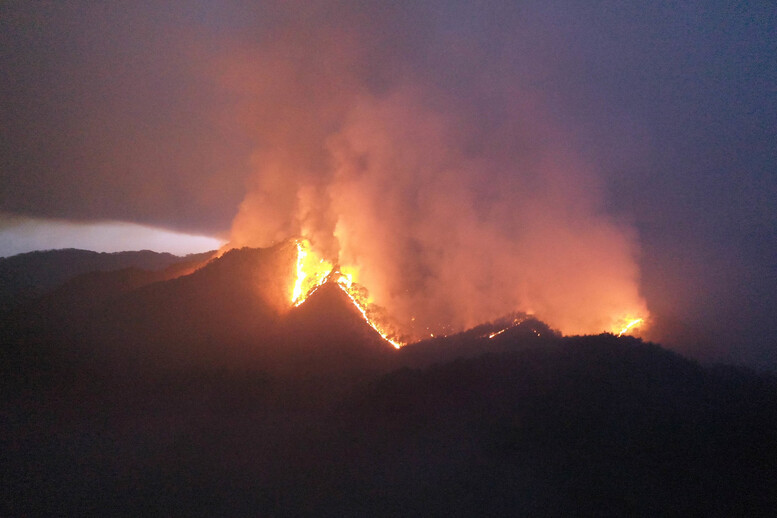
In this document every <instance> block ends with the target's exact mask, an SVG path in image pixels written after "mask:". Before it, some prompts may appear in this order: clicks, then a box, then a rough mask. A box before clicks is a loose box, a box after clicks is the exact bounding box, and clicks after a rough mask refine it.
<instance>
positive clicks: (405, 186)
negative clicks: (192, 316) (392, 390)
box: [218, 8, 647, 336]
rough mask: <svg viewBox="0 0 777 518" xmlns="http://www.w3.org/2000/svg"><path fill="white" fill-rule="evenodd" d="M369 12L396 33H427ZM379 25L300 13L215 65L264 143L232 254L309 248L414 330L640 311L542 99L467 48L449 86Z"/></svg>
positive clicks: (348, 14) (582, 171) (627, 245)
mask: <svg viewBox="0 0 777 518" xmlns="http://www.w3.org/2000/svg"><path fill="white" fill-rule="evenodd" d="M373 14H374V13H373ZM308 17H309V18H310V23H306V19H308ZM354 18H358V19H354ZM379 18H380V19H381V23H382V25H381V27H390V28H391V30H390V31H389V32H390V34H393V35H397V34H403V28H405V29H406V28H407V26H408V24H418V23H421V22H419V21H417V20H412V21H408V20H406V19H403V18H402V16H401V13H398V12H391V11H387V12H384V13H381V17H379ZM369 19H373V18H369ZM312 20H315V23H312ZM375 23H376V22H370V21H368V18H366V17H365V18H361V17H359V16H358V13H356V14H355V13H354V12H353V11H351V10H348V11H344V12H338V11H337V10H335V12H329V11H327V13H326V14H324V13H323V11H321V10H316V9H315V8H310V12H309V13H308V14H307V16H300V17H296V18H294V21H293V22H291V21H288V20H287V21H286V22H285V23H281V24H279V25H277V26H274V27H273V30H272V31H268V32H267V33H265V34H263V35H262V36H261V37H257V38H258V39H257V41H254V42H253V43H252V44H251V45H247V46H243V47H241V49H240V50H239V51H236V52H234V53H233V55H232V56H231V57H230V59H228V60H224V61H222V62H221V64H220V69H219V71H218V72H219V77H220V79H221V81H222V84H223V86H225V87H226V88H228V89H230V90H231V91H232V92H235V93H237V94H238V95H239V96H240V98H241V99H242V103H241V104H240V105H239V110H237V111H236V113H235V116H236V117H239V118H240V121H241V123H242V124H243V125H244V127H245V130H246V131H248V132H250V134H251V135H252V136H253V137H254V138H255V139H256V142H257V146H256V150H255V153H254V155H253V157H252V166H253V169H254V174H253V177H252V178H251V180H250V182H249V186H248V193H247V194H246V197H245V199H244V201H243V202H242V204H241V205H240V209H239V212H238V214H237V216H236V217H235V219H234V222H233V225H232V231H231V246H235V247H238V246H268V245H271V244H273V243H276V242H279V241H282V240H284V239H288V238H290V237H295V236H302V237H306V238H308V239H309V240H310V241H311V243H312V246H313V247H314V248H315V249H316V250H317V251H318V252H319V253H321V254H323V255H324V256H326V257H328V258H329V259H331V260H332V261H333V262H337V263H339V264H340V265H343V266H353V267H356V268H357V269H358V279H357V281H358V282H359V283H360V284H362V285H363V286H365V287H366V288H367V289H368V290H369V291H370V295H371V297H372V298H373V300H374V302H375V303H376V304H378V305H380V306H383V307H384V308H386V309H387V311H388V312H389V314H391V315H392V316H393V317H394V318H395V319H396V320H397V321H398V322H400V323H403V324H405V325H407V326H408V327H412V330H413V333H414V334H416V335H417V336H422V335H428V334H429V333H435V334H437V333H441V332H449V331H453V330H458V329H462V328H465V327H468V326H472V325H475V324H477V323H481V322H484V321H489V320H493V319H495V318H497V317H500V316H502V315H504V314H507V313H510V312H513V311H524V312H528V313H533V314H535V315H537V316H538V317H539V318H541V319H543V320H545V321H547V322H548V323H549V324H550V325H551V326H553V327H555V328H557V329H559V330H561V331H562V332H564V333H595V332H600V331H603V330H608V331H610V330H614V329H615V328H616V326H617V325H618V323H619V322H620V321H621V320H622V319H624V318H627V317H632V318H633V317H635V316H646V315H647V310H646V307H645V303H644V301H643V299H642V298H641V296H640V294H639V290H638V281H639V271H638V267H637V264H636V259H635V256H636V254H637V252H638V249H637V243H636V240H635V237H634V235H633V233H632V231H631V230H630V228H629V227H628V226H627V225H624V224H621V223H620V222H618V221H614V220H613V219H612V218H611V217H609V216H608V215H607V214H605V213H603V211H602V203H601V197H602V194H601V190H602V188H601V186H600V185H599V183H598V181H597V177H596V174H595V171H592V170H591V168H590V167H588V166H587V165H586V164H584V163H582V162H581V161H580V160H577V159H576V158H575V156H574V153H573V152H572V151H571V150H570V149H569V148H568V146H565V145H564V136H563V131H562V130H560V129H558V128H555V127H554V125H553V124H552V123H551V122H549V117H547V116H545V114H544V113H543V109H542V108H541V106H542V105H543V104H542V103H539V102H536V103H535V100H536V93H530V92H528V91H523V90H522V89H521V88H520V87H519V86H516V85H517V84H519V83H515V84H513V83H509V82H489V77H491V76H490V75H489V67H490V66H492V65H489V64H485V65H483V67H481V68H480V69H478V70H479V71H478V72H473V71H472V70H473V67H472V62H473V61H474V60H476V59H477V56H467V55H466V53H464V54H463V55H462V57H461V58H460V59H461V62H460V63H459V64H460V65H462V66H461V69H462V70H464V71H465V72H462V75H461V76H459V77H453V78H451V81H450V83H448V82H447V81H443V80H442V79H441V77H440V75H439V73H438V72H439V70H437V68H439V67H438V66H437V65H438V64H432V63H424V62H423V60H421V62H419V60H418V59H416V61H415V62H409V63H407V62H406V60H404V59H403V48H402V46H403V45H411V44H420V43H423V42H420V43H419V42H418V41H415V40H413V39H412V38H408V39H409V40H410V41H408V42H399V43H397V42H394V43H393V44H392V46H389V45H387V44H386V41H385V40H386V39H387V38H388V37H389V36H387V35H386V31H385V30H383V31H381V30H380V28H379V27H377V26H376V25H375ZM405 32H409V33H412V34H420V33H421V32H422V31H409V30H406V31H405ZM426 59H428V57H427V58H426ZM465 65H466V66H465ZM444 66H445V68H446V70H447V69H450V70H454V69H456V66H455V63H453V64H451V63H448V64H445V65H444ZM435 67H437V68H435ZM450 70H449V71H450ZM463 95H466V96H468V97H467V102H466V103H463V102H461V101H462V96H463Z"/></svg>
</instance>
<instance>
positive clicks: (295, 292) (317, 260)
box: [291, 239, 405, 349]
mask: <svg viewBox="0 0 777 518" xmlns="http://www.w3.org/2000/svg"><path fill="white" fill-rule="evenodd" d="M295 245H296V247H297V268H296V272H297V274H296V278H295V279H294V287H293V289H292V296H291V303H292V305H293V306H294V307H297V306H300V305H302V304H304V303H305V301H306V300H307V299H308V298H309V297H310V296H311V295H312V294H313V293H314V292H315V291H316V290H317V289H318V288H319V287H320V286H322V285H324V284H325V283H327V282H334V283H335V284H336V285H337V286H338V287H339V288H340V289H341V290H342V291H343V293H345V295H346V296H347V297H348V299H349V300H350V301H351V303H352V304H353V305H354V307H355V308H356V309H357V310H358V311H359V313H360V314H361V317H362V319H364V321H365V322H366V323H367V324H368V325H369V326H370V327H371V328H372V329H373V330H375V332H377V333H378V334H379V335H380V336H381V338H383V339H384V340H385V341H386V342H388V343H390V344H391V345H392V346H394V347H395V348H396V349H399V348H400V347H402V346H403V345H405V343H404V342H403V341H401V340H400V339H399V338H398V337H397V336H396V333H393V332H391V331H389V330H388V329H387V328H386V326H384V325H381V324H380V323H378V322H377V321H376V319H375V317H374V316H373V315H372V313H373V312H374V311H372V306H373V303H372V302H371V301H370V300H369V296H368V295H367V290H365V289H364V288H362V287H361V286H359V285H358V284H356V283H355V282H354V276H355V269H354V268H347V269H345V270H346V271H347V272H348V273H343V272H342V271H341V270H340V269H339V268H338V267H336V266H335V265H334V264H333V263H331V262H329V261H327V260H326V259H324V258H322V257H319V256H318V255H317V254H316V253H315V252H313V250H312V249H311V245H310V242H309V241H308V240H307V239H298V240H296V242H295Z"/></svg>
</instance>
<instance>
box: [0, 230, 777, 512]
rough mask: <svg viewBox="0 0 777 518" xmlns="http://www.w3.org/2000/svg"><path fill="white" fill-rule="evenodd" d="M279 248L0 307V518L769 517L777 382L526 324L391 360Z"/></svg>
mask: <svg viewBox="0 0 777 518" xmlns="http://www.w3.org/2000/svg"><path fill="white" fill-rule="evenodd" d="M297 253H298V251H297V248H296V247H295V246H294V244H293V243H283V244H280V245H277V246H275V247H272V248H267V249H251V248H244V249H236V250H231V251H229V252H227V253H225V254H224V255H223V256H221V257H219V258H217V259H210V260H209V258H208V257H207V256H199V257H194V258H191V257H190V258H181V259H180V261H179V262H175V261H178V259H175V260H172V259H170V258H168V257H166V256H156V255H154V256H148V257H146V256H144V257H146V259H144V260H147V259H151V260H150V261H147V262H145V263H142V262H141V263H134V264H135V265H136V266H143V265H145V266H146V267H147V268H152V266H149V265H153V268H156V270H153V269H149V270H143V269H139V268H137V267H136V268H129V269H128V268H123V269H117V270H113V271H96V272H91V273H85V274H83V275H77V276H75V277H72V278H70V279H69V280H67V281H65V282H64V284H60V285H59V286H58V287H57V288H54V289H50V290H49V291H48V292H47V293H44V294H42V295H40V296H38V297H36V298H33V299H31V300H25V301H24V303H23V304H19V305H16V306H14V307H12V308H10V309H6V310H4V311H3V312H2V313H0V314H1V315H2V320H0V338H2V340H1V343H2V350H1V351H0V354H2V358H0V359H1V360H2V361H1V362H0V363H1V364H2V367H0V387H2V391H1V393H2V400H1V401H0V404H1V405H2V407H1V408H0V411H1V412H2V415H3V416H4V419H3V420H1V421H0V437H1V438H0V448H2V452H3V454H4V457H5V459H6V462H4V463H3V465H2V467H1V468H0V480H2V487H3V489H2V493H1V495H2V507H0V513H1V514H3V515H8V516H19V515H51V516H55V515H83V514H90V513H96V514H100V515H103V516H109V515H119V516H128V515H148V514H153V515H187V516H213V515H221V516H224V515H232V516H244V515H274V516H301V515H302V516H364V515H370V516H397V515H439V516H442V515H445V516H482V515H492V516H493V515H546V516H547V515H559V516H560V515H563V516H570V515H650V516H655V515H666V514H669V515H678V514H680V515H705V516H731V515H764V514H768V513H769V512H770V511H771V510H773V509H774V508H777V455H775V453H774V452H775V451H777V447H776V446H777V444H776V442H777V379H776V378H775V377H774V376H773V375H769V374H757V373H753V372H750V371H747V370H744V369H740V368H735V367H725V366H707V367H702V366H700V365H698V364H697V363H695V362H694V361H691V360H688V359H685V358H683V357H681V356H679V355H677V354H676V353H673V352H670V351H667V350H665V349H663V348H661V347H660V346H658V345H654V344H649V343H644V342H642V341H641V340H639V339H636V338H632V337H621V338H618V337H616V336H613V335H611V334H603V335H598V336H587V337H562V336H561V335H560V334H559V333H557V332H556V331H554V330H553V329H551V328H549V327H548V326H547V325H545V324H544V323H542V322H540V321H538V320H536V319H534V318H530V317H529V316H527V315H525V314H513V315H506V316H504V317H503V318H499V319H497V320H495V321H494V322H491V323H483V324H482V325H480V326H477V327H475V328H472V329H470V330H467V331H465V332H462V333H458V334H454V335H451V336H446V337H437V338H433V339H429V340H425V341H422V342H418V343H414V344H409V345H406V346H404V347H403V348H401V349H399V350H396V349H395V348H394V347H393V346H392V345H391V344H389V343H388V342H386V341H385V340H384V339H383V338H381V336H380V335H379V334H378V333H377V332H376V331H375V330H374V329H373V328H372V327H371V326H370V325H369V324H368V323H367V322H366V321H365V319H364V316H363V315H362V313H361V312H360V311H359V309H358V307H356V306H355V305H354V303H353V302H352V301H351V300H350V299H349V297H348V295H347V294H346V292H345V291H344V290H343V289H341V288H340V287H339V286H338V285H337V284H336V283H335V282H330V283H327V284H324V285H322V286H321V287H320V288H319V289H317V290H316V291H315V292H314V293H312V294H311V295H310V296H309V298H307V300H305V301H304V303H302V304H301V305H299V306H298V307H292V305H291V303H290V300H291V299H290V295H291V288H292V285H293V284H294V282H293V281H294V276H295V274H296V273H297V272H296V265H297V263H296V254H297ZM81 255H82V254H80V253H78V254H75V257H81ZM54 256H57V257H58V258H59V260H62V259H63V258H65V261H67V260H69V258H70V257H72V256H73V254H72V253H70V252H68V253H61V254H58V255H57V254H54V255H49V256H47V257H49V258H51V257H54ZM20 257H21V256H20ZM85 257H91V256H90V255H87V256H85ZM122 257H125V256H122ZM126 257H135V258H136V256H126ZM24 259H25V258H24V257H21V258H17V259H16V260H17V261H18V263H17V268H19V269H20V270H19V271H21V270H23V269H24V267H25V264H24V263H25V261H24ZM27 259H30V260H31V261H32V260H33V259H35V260H38V259H39V257H38V256H29V257H27ZM103 259H105V258H103ZM110 259H111V260H114V258H113V257H111V258H110ZM133 260H135V259H133ZM168 260H169V261H170V262H168ZM54 262H56V261H54ZM32 264H35V261H32ZM101 264H102V263H101ZM125 264H126V263H122V264H121V266H124V265H125ZM27 266H28V268H27V271H34V269H33V268H32V267H31V266H29V265H27ZM54 269H57V268H54ZM106 269H107V268H106ZM50 270H51V267H49V269H48V270H47V269H46V268H42V269H39V271H43V272H46V271H50ZM61 271H65V270H64V269H63V270H61ZM70 271H74V270H70ZM63 280H64V275H63V276H62V277H61V278H60V280H59V282H62V281H63ZM37 285H41V284H37Z"/></svg>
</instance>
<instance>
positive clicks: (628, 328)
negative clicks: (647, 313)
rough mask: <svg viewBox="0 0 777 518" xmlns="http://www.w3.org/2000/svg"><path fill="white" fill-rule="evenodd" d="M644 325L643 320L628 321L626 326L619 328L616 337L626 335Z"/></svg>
mask: <svg viewBox="0 0 777 518" xmlns="http://www.w3.org/2000/svg"><path fill="white" fill-rule="evenodd" d="M626 320H628V319H626ZM644 323H645V319H644V318H634V319H631V320H628V321H627V322H626V324H625V325H623V327H621V329H620V332H618V336H623V335H624V334H626V333H628V332H629V331H631V330H632V329H636V328H638V327H640V326H641V325H642V324H644Z"/></svg>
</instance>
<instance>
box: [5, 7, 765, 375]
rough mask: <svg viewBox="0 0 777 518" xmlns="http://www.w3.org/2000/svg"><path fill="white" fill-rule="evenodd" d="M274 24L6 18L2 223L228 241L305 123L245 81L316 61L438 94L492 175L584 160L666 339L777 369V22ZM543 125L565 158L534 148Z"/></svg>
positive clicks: (370, 15) (203, 16) (477, 19)
mask: <svg viewBox="0 0 777 518" xmlns="http://www.w3.org/2000/svg"><path fill="white" fill-rule="evenodd" d="M252 4H253V2H218V3H213V2H205V1H202V2H200V1H197V2H194V1H193V2H158V3H157V2H100V3H95V2H76V1H69V2H25V1H19V2H15V1H10V2H3V3H2V4H0V69H1V70H2V71H3V74H2V76H3V79H2V81H0V131H2V137H1V138H0V213H5V214H6V215H20V216H30V217H50V218H58V219H62V220H70V221H87V222H88V221H99V220H118V221H129V222H135V223H141V224H146V225H153V226H157V227H162V228H167V229H173V230H179V231H185V232H192V233H197V234H210V235H220V236H227V235H228V232H229V228H230V224H231V221H232V219H233V217H234V216H235V214H236V212H237V210H238V206H239V205H240V203H241V201H242V200H243V198H244V196H245V194H246V191H247V187H246V185H247V182H249V177H250V176H251V171H252V166H251V156H252V153H253V151H254V149H255V148H257V147H261V146H262V145H263V144H264V143H263V142H262V139H263V138H265V137H266V135H264V134H263V133H262V132H261V131H257V132H255V131H252V129H253V128H254V127H255V125H256V120H261V119H262V117H273V116H278V114H279V113H281V114H282V113H284V109H291V110H294V109H296V108H295V107H296V106H297V105H296V104H287V105H283V104H282V105H281V107H280V108H279V111H278V112H276V113H275V114H273V112H272V111H271V110H269V111H261V109H263V105H262V104H261V103H259V106H260V111H258V112H252V111H251V108H250V106H252V105H251V104H250V102H248V103H247V102H246V97H249V96H250V95H251V92H256V91H262V92H264V91H267V88H271V87H268V86H267V85H264V84H263V85H261V88H260V89H258V90H257V89H256V88H253V89H252V87H250V86H245V84H244V82H245V81H244V78H243V79H241V78H242V77H243V76H241V75H240V72H239V71H238V72H234V69H233V68H230V66H231V65H230V64H231V63H234V60H243V61H245V60H248V61H250V56H251V54H252V53H253V52H262V49H266V48H270V47H271V48H272V49H273V51H272V52H273V56H275V57H276V58H277V59H278V60H280V61H281V62H282V61H283V60H284V59H288V60H299V59H311V64H312V65H311V69H314V70H320V71H322V72H321V77H320V80H321V81H322V82H325V83H326V87H325V88H323V90H324V91H326V92H330V93H331V92H337V91H338V85H337V80H338V75H337V74H331V73H328V72H327V70H330V67H331V69H332V70H347V71H348V74H350V79H349V80H348V84H347V85H346V86H344V87H343V90H344V91H345V92H346V94H347V92H348V91H349V89H352V88H353V85H354V84H358V85H359V88H360V89H362V90H365V91H369V92H372V93H375V94H380V92H385V91H390V90H391V89H392V88H394V86H395V85H396V84H398V83H402V84H412V85H414V86H416V87H422V88H424V89H426V90H427V91H434V92H437V93H438V95H439V97H440V98H441V99H444V100H445V101H444V103H447V104H446V106H455V110H456V112H457V114H458V116H459V117H460V120H466V121H468V122H469V128H468V130H467V131H468V134H467V139H468V140H467V142H468V143H469V145H471V147H472V150H475V151H472V153H477V152H480V153H483V154H488V153H490V151H489V149H491V148H490V147H489V145H492V144H493V143H494V142H496V141H498V136H499V135H500V134H502V133H503V132H504V131H507V133H509V134H510V135H515V134H518V133H520V135H522V140H521V145H522V146H524V147H525V148H526V153H527V154H531V153H532V149H533V147H534V146H539V147H543V148H553V147H554V146H559V147H560V150H561V151H563V153H565V154H571V155H573V156H575V157H576V158H575V160H576V162H578V163H581V164H585V168H586V169H587V170H590V171H594V174H595V177H596V181H597V182H600V183H601V185H602V190H603V193H604V194H603V202H602V204H601V210H603V211H604V212H606V213H607V214H608V216H609V217H611V218H613V219H614V220H616V221H620V222H623V224H625V225H630V226H631V227H633V229H634V231H635V234H636V236H637V239H638V241H639V243H640V250H641V252H640V256H639V265H640V267H641V277H642V281H641V290H642V294H643V295H644V296H645V298H646V299H647V303H648V307H649V308H650V310H651V312H652V313H653V315H654V317H655V318H656V319H657V321H660V326H657V328H656V330H655V331H654V335H653V336H652V338H655V339H657V340H659V341H661V342H663V343H667V344H669V345H670V346H673V347H675V348H677V349H678V350H681V351H686V352H692V353H693V354H694V355H696V356H699V357H704V358H712V359H725V360H729V361H736V362H745V363H749V364H751V365H755V366H761V367H770V368H776V367H777V9H776V8H775V7H774V5H773V4H772V3H771V2H739V3H736V4H734V3H732V2H718V1H704V2H571V1H569V2H544V1H543V2H487V3H486V2H483V3H481V2H470V1H466V2H458V1H449V2H419V3H414V4H413V7H412V8H410V7H385V6H382V7H376V5H377V3H373V2H363V3H360V2H299V3H298V5H297V6H296V7H295V6H292V5H291V4H289V3H282V2H278V3H276V2H267V3H264V4H263V5H260V6H255V5H252ZM512 4H520V5H518V6H514V5H512ZM322 41H324V42H326V45H325V46H324V48H325V49H336V50H335V51H334V52H333V53H332V54H331V55H330V54H328V53H327V51H325V50H321V51H317V50H316V49H312V47H315V46H316V45H317V42H322ZM308 47H311V48H308ZM330 59H331V63H330V61H329V60H330ZM280 70H283V68H282V67H281V68H280ZM232 73H236V74H237V76H233V75H231V74H232ZM225 77H226V79H225ZM235 77H237V79H235ZM260 77H261V78H262V79H261V81H265V82H267V81H272V77H273V76H272V75H260ZM268 77H269V78H270V79H268ZM308 79H309V78H308ZM236 82H237V83H239V84H238V86H236ZM279 84H282V83H280V80H279ZM300 91H301V92H308V93H309V92H314V93H313V94H311V95H313V96H315V95H316V94H315V92H316V91H318V90H316V89H315V88H313V89H307V90H306V89H301V90H300ZM514 97H520V98H521V101H520V102H522V103H525V104H530V105H531V109H522V110H518V111H513V110H510V109H509V107H510V106H511V102H512V101H509V100H511V99H512V98H514ZM312 102H314V100H310V99H306V100H305V102H301V104H300V106H301V107H300V108H299V109H300V110H304V109H305V106H307V104H306V103H312ZM290 120H302V121H304V120H305V119H304V117H297V118H295V117H290ZM538 125H541V126H543V127H545V126H548V127H552V128H553V131H552V132H551V133H552V135H554V136H553V137H547V135H548V134H549V133H542V135H546V136H538V137H536V139H537V140H542V141H535V140H533V138H532V135H533V132H532V128H534V127H535V126H538ZM504 128H509V131H508V130H504ZM516 128H520V131H519V130H517V129H516ZM543 139H550V140H553V139H557V141H554V142H547V141H546V140H543ZM558 142H563V145H560V144H558ZM477 150H479V151H477ZM486 180H487V178H486ZM586 181H587V180H586ZM0 221H1V220H0ZM0 255H3V254H2V250H0Z"/></svg>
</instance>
